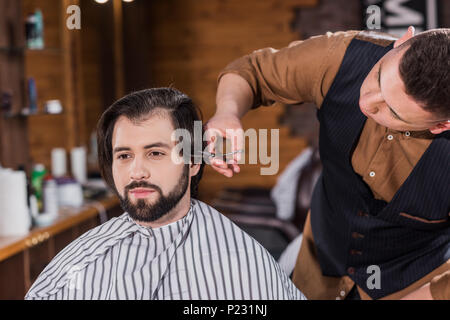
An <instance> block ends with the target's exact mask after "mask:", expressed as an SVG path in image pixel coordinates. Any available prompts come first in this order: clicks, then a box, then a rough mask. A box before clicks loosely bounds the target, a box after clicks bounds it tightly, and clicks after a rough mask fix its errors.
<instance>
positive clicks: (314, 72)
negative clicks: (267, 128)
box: [206, 32, 356, 177]
mask: <svg viewBox="0 0 450 320" xmlns="http://www.w3.org/2000/svg"><path fill="white" fill-rule="evenodd" d="M355 34H356V32H340V33H327V34H326V35H322V36H316V37H312V38H309V39H307V40H304V41H294V42H292V43H291V44H290V45H289V46H287V47H285V48H282V49H280V50H275V49H273V48H264V49H261V50H257V51H254V52H253V53H251V54H249V55H246V56H243V57H241V58H239V59H237V60H235V61H233V62H232V63H230V64H229V65H228V66H227V67H226V68H225V69H224V70H223V71H222V72H221V73H220V74H219V78H218V79H219V80H218V81H219V83H218V88H217V96H216V105H217V109H216V113H215V115H214V116H213V117H212V118H211V119H210V120H209V121H208V123H207V125H206V129H211V130H214V131H215V132H219V133H220V134H221V135H222V136H224V137H226V138H229V139H230V140H231V141H232V142H233V145H232V150H233V151H237V150H241V149H242V148H243V144H244V141H243V136H241V135H238V136H237V137H229V136H227V135H226V130H227V129H234V130H235V131H238V130H239V129H242V125H241V122H240V119H241V118H242V117H243V116H244V115H245V114H246V113H247V112H248V111H249V110H250V109H252V108H256V107H258V106H260V105H272V104H273V103H274V102H281V103H284V104H300V103H302V102H315V103H316V104H317V105H320V104H321V102H322V99H323V96H324V92H323V90H322V89H323V87H324V86H326V85H328V84H329V83H330V82H331V81H332V78H333V77H334V74H333V70H330V67H331V68H338V67H339V65H340V62H341V59H342V57H343V53H344V51H345V48H346V45H345V43H347V42H349V41H350V39H351V38H352V37H353V36H354V35H355ZM327 74H330V75H333V76H329V77H327ZM207 134H208V132H207ZM211 145H213V144H211ZM210 151H211V150H210ZM239 157H240V153H236V156H235V158H234V161H233V162H231V164H230V163H228V164H226V163H223V162H219V163H218V162H213V163H212V167H213V168H214V169H215V170H216V171H218V172H219V173H222V174H224V175H225V176H227V177H231V176H233V173H236V172H239V167H238V165H237V164H236V163H237V161H239Z"/></svg>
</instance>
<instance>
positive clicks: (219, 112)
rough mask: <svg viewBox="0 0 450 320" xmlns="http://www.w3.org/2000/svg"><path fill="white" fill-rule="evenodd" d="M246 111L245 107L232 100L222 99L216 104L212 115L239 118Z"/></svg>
mask: <svg viewBox="0 0 450 320" xmlns="http://www.w3.org/2000/svg"><path fill="white" fill-rule="evenodd" d="M246 112H247V110H246V109H245V108H243V107H240V106H239V105H238V104H237V103H235V102H234V101H224V102H221V103H220V104H217V109H216V113H215V114H214V116H218V117H219V116H227V117H234V118H237V119H239V120H240V119H241V118H242V117H243V116H244V115H245V113H246Z"/></svg>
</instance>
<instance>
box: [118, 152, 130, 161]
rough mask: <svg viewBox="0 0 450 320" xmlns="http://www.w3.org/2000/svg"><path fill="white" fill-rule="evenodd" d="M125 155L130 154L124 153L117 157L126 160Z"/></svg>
mask: <svg viewBox="0 0 450 320" xmlns="http://www.w3.org/2000/svg"><path fill="white" fill-rule="evenodd" d="M125 157H128V154H126V153H123V154H120V155H118V156H117V159H119V160H124V159H126V158H125Z"/></svg>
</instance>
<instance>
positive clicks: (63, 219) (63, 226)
mask: <svg viewBox="0 0 450 320" xmlns="http://www.w3.org/2000/svg"><path fill="white" fill-rule="evenodd" d="M99 202H100V203H101V204H102V205H103V206H104V207H105V209H106V210H108V209H111V208H113V207H115V206H119V203H120V202H119V199H118V198H117V197H116V196H115V195H111V196H108V197H106V198H105V199H103V200H100V201H99ZM98 214H99V212H98V210H97V209H96V208H95V207H93V206H92V205H89V203H87V204H86V205H84V206H83V207H81V208H79V209H69V208H64V209H63V210H60V212H59V216H58V218H57V219H56V221H54V222H53V223H52V224H51V225H49V226H47V227H39V228H33V229H31V230H30V232H29V233H28V234H27V235H25V236H17V237H0V262H1V261H3V260H6V259H8V258H10V257H12V256H14V255H15V254H17V253H20V252H22V251H24V250H26V249H29V248H30V247H33V246H35V245H37V244H39V243H40V242H42V241H44V240H47V239H48V238H50V237H52V236H55V235H57V234H59V233H61V232H63V231H65V230H67V229H70V228H72V227H74V226H76V225H78V224H80V223H82V222H83V221H86V220H89V219H90V218H93V217H96V216H97V215H98Z"/></svg>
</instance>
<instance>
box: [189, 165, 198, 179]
mask: <svg viewBox="0 0 450 320" xmlns="http://www.w3.org/2000/svg"><path fill="white" fill-rule="evenodd" d="M199 171H200V164H194V163H191V164H190V165H189V174H190V176H191V177H193V176H196V175H197V173H198V172H199Z"/></svg>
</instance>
